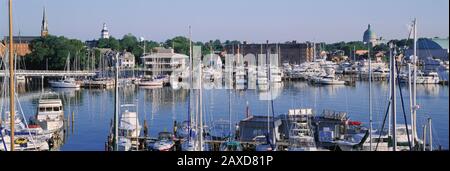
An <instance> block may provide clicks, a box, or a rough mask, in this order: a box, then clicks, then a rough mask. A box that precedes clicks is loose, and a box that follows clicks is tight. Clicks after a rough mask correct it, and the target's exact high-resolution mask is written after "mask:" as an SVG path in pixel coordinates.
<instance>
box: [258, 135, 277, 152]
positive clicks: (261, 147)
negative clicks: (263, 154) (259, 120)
mask: <svg viewBox="0 0 450 171" xmlns="http://www.w3.org/2000/svg"><path fill="white" fill-rule="evenodd" d="M253 140H254V141H255V144H256V147H255V150H256V151H274V148H273V145H272V144H271V143H270V140H269V138H268V136H265V135H262V136H256V137H255V138H253Z"/></svg>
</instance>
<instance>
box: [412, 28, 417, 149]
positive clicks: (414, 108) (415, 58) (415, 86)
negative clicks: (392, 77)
mask: <svg viewBox="0 0 450 171" xmlns="http://www.w3.org/2000/svg"><path fill="white" fill-rule="evenodd" d="M413 26H414V27H413V29H414V32H413V34H414V45H413V46H414V56H413V67H414V68H413V72H414V77H413V78H414V79H413V89H412V90H413V94H412V96H413V100H412V101H413V107H412V110H413V123H412V125H413V128H412V130H413V132H412V135H413V136H415V135H416V132H417V121H416V117H417V111H416V110H417V108H416V106H417V101H416V100H417V99H416V97H417V96H416V94H417V19H414V23H413ZM412 141H413V142H414V141H415V137H413V139H412Z"/></svg>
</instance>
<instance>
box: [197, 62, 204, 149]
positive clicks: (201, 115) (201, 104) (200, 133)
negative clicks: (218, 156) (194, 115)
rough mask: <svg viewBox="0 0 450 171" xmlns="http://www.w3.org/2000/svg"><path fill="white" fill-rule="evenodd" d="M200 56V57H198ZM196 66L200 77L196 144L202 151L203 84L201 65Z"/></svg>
mask: <svg viewBox="0 0 450 171" xmlns="http://www.w3.org/2000/svg"><path fill="white" fill-rule="evenodd" d="M200 58H201V57H200ZM200 61H201V59H200ZM198 67H199V72H200V73H199V78H200V92H199V98H200V99H199V101H200V102H199V103H200V105H199V106H200V109H199V110H200V111H199V115H200V116H199V121H198V122H199V123H198V124H199V131H198V132H199V134H198V135H199V143H198V145H199V149H200V151H203V98H202V97H203V91H202V89H203V86H202V78H203V77H202V72H203V71H202V65H201V64H199V65H198Z"/></svg>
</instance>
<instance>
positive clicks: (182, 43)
mask: <svg viewBox="0 0 450 171" xmlns="http://www.w3.org/2000/svg"><path fill="white" fill-rule="evenodd" d="M164 47H166V48H170V47H173V49H174V51H175V53H181V54H185V55H189V39H188V38H186V37H182V36H178V37H175V38H173V39H169V40H167V41H166V42H165V44H164Z"/></svg>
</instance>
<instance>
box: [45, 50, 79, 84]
mask: <svg viewBox="0 0 450 171" xmlns="http://www.w3.org/2000/svg"><path fill="white" fill-rule="evenodd" d="M66 69H67V70H66V72H67V73H69V72H70V53H69V54H68V55H67V58H66ZM49 83H50V86H51V87H53V88H80V84H79V83H77V81H76V80H75V79H74V78H69V77H64V78H63V79H61V80H56V81H49Z"/></svg>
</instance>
